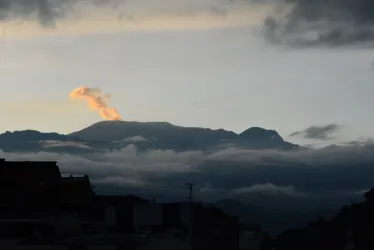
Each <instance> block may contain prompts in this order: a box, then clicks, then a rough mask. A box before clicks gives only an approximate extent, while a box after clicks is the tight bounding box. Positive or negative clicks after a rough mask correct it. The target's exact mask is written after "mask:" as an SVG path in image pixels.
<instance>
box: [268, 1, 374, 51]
mask: <svg viewBox="0 0 374 250" xmlns="http://www.w3.org/2000/svg"><path fill="white" fill-rule="evenodd" d="M280 2H284V1H280ZM285 2H287V4H284V3H283V4H282V5H281V6H282V7H283V8H279V9H278V11H277V12H276V13H275V14H274V15H272V16H270V17H269V18H268V19H267V20H266V21H265V30H266V34H267V37H268V38H269V39H271V40H272V41H273V42H279V43H286V44H290V45H297V46H315V45H329V46H340V45H350V44H367V43H369V44H371V45H372V43H373V41H374V2H373V1H371V0H341V1H337V0H290V1H285Z"/></svg>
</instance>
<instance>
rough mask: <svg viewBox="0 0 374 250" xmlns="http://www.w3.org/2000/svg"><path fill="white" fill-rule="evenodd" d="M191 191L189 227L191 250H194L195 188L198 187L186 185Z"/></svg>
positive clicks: (189, 197) (189, 198) (191, 184)
mask: <svg viewBox="0 0 374 250" xmlns="http://www.w3.org/2000/svg"><path fill="white" fill-rule="evenodd" d="M186 185H187V187H188V190H189V196H188V200H189V201H190V226H189V238H190V250H193V236H192V233H193V231H192V226H193V204H192V202H193V187H194V186H195V185H196V184H194V183H191V182H189V183H187V184H186Z"/></svg>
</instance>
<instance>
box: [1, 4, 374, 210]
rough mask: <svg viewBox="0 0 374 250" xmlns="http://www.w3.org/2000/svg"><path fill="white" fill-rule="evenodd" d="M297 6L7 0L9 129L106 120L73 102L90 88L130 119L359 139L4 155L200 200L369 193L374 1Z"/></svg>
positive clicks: (4, 38) (347, 197)
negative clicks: (191, 185) (192, 184)
mask: <svg viewBox="0 0 374 250" xmlns="http://www.w3.org/2000/svg"><path fill="white" fill-rule="evenodd" d="M287 2H288V3H283V2H282V1H281V0H279V1H276V0H267V1H265V0H264V1H261V0H257V1H255V0H230V1H228V0H127V1H126V2H124V1H123V0H106V1H99V0H95V1H94V0H92V1H89V0H68V1H60V0H50V1H47V0H27V1H25V0H14V1H11V3H13V5H7V3H9V1H4V0H0V30H1V36H0V79H1V80H2V84H1V85H0V102H1V103H0V111H1V112H2V115H3V119H2V121H1V124H0V131H1V132H3V131H4V132H5V131H6V130H10V131H13V130H24V129H36V130H39V131H43V132H47V131H48V132H51V131H53V132H59V133H70V132H73V131H77V130H80V129H82V128H84V127H86V126H89V125H91V124H93V123H95V122H98V121H101V120H102V118H101V116H100V113H99V112H94V111H92V110H89V108H88V105H87V103H86V102H85V101H82V100H79V99H78V100H76V99H73V100H72V99H71V98H70V97H71V95H70V94H71V92H72V91H73V90H76V89H77V88H79V87H80V86H86V87H89V88H94V89H100V90H102V92H103V94H104V95H103V96H105V93H107V94H109V95H110V98H109V100H108V104H109V107H113V108H115V109H116V110H118V112H119V116H120V117H122V118H123V120H126V121H167V122H170V123H173V124H176V125H182V126H199V127H209V128H213V129H217V128H224V129H227V130H233V131H235V132H238V133H240V132H242V131H243V130H245V129H247V128H249V127H253V126H260V127H263V128H266V129H275V130H277V131H278V132H279V134H280V135H281V136H282V137H283V138H284V139H286V140H288V141H291V142H293V143H298V144H302V145H305V144H312V145H314V146H316V145H317V146H318V145H322V146H325V145H327V144H333V143H342V142H348V143H345V144H343V145H341V146H330V147H320V148H318V149H311V148H309V149H304V150H299V151H278V150H249V149H240V148H224V149H219V150H217V151H213V152H212V151H209V152H204V151H187V152H176V151H173V150H159V149H149V150H148V151H146V152H139V151H138V150H137V148H136V146H134V145H130V146H127V147H125V148H123V149H120V150H106V151H105V150H104V151H100V152H95V153H92V154H87V155H75V154H74V155H73V154H65V153H51V152H42V151H41V152H33V153H5V152H2V151H0V156H1V157H4V158H7V159H9V160H53V161H55V160H57V161H58V165H59V166H60V167H61V169H62V172H63V173H78V174H88V175H89V176H90V178H91V179H92V180H93V181H94V183H95V185H101V187H103V186H105V185H108V186H110V187H111V188H112V190H117V189H120V188H121V187H122V188H129V187H130V188H133V190H132V191H135V190H140V189H142V188H143V189H145V190H144V192H147V193H150V192H153V193H155V192H159V193H162V192H164V191H162V190H161V191H160V190H154V188H149V186H147V185H148V184H162V185H165V184H166V185H171V186H173V185H181V183H183V184H184V183H186V181H191V180H192V181H196V183H199V187H198V188H199V191H200V193H199V195H201V196H204V195H205V196H209V197H216V198H217V197H219V196H222V195H223V196H226V195H227V196H230V197H240V196H242V195H243V197H244V198H245V199H247V198H248V194H249V195H250V196H251V197H252V201H255V202H260V203H261V202H268V203H267V205H269V206H271V207H272V206H273V203H275V201H276V199H278V198H279V199H278V200H277V201H278V203H279V204H291V206H297V205H298V204H299V205H303V204H304V205H305V204H307V203H306V201H307V200H308V202H309V203H308V204H310V205H313V204H314V205H326V204H327V203H329V202H330V203H334V204H335V205H336V204H338V203H339V204H347V203H348V201H352V200H357V197H360V199H361V198H362V194H363V192H364V191H366V190H367V189H369V188H370V187H371V186H372V176H373V168H372V166H373V165H374V164H373V163H374V158H373V157H372V156H373V149H374V147H373V140H372V139H371V140H370V139H369V140H366V139H367V138H373V137H374V130H373V127H374V126H373V125H374V118H373V116H372V115H371V113H372V107H373V106H374V98H373V91H374V84H373V81H372V79H373V77H374V68H373V60H374V55H373V53H372V52H373V50H372V45H373V42H374V14H373V13H374V4H373V2H372V0H360V1H357V0H344V1H335V0H314V1H304V0H292V1H287ZM62 3H63V4H62ZM306 3H307V4H306ZM86 90H87V89H86ZM91 90H92V89H91ZM87 91H88V90H87ZM88 92H89V91H88ZM94 92H95V93H97V90H95V91H94ZM52 143H53V142H52ZM59 143H61V142H59ZM65 143H69V142H65ZM70 143H71V142H70ZM134 144H136V143H134ZM74 145H75V144H74ZM76 146H82V145H76ZM113 185H114V187H115V188H114V189H113ZM169 191H175V190H174V189H171V190H169ZM185 191H186V190H183V192H185ZM175 192H177V193H178V194H179V197H185V196H186V195H185V193H182V194H181V192H180V190H179V191H175ZM213 194H216V195H213ZM264 194H270V196H267V199H265V198H266V197H263V196H261V199H258V196H257V195H264ZM253 195H255V196H253ZM243 197H242V198H243ZM290 197H291V198H293V199H294V203H292V202H291V200H288V199H289V198H290ZM244 198H243V199H244ZM295 198H296V200H295ZM317 198H318V199H317ZM343 198H344V199H343ZM339 199H343V200H339ZM337 200H339V202H338V201H337ZM285 201H286V202H285ZM307 206H308V207H309V205H307Z"/></svg>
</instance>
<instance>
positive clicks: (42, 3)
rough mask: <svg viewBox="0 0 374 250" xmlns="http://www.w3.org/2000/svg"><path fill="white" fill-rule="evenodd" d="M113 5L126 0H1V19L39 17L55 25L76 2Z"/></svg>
mask: <svg viewBox="0 0 374 250" xmlns="http://www.w3.org/2000/svg"><path fill="white" fill-rule="evenodd" d="M77 3H81V4H86V5H87V6H90V5H95V6H105V7H108V6H111V7H114V8H115V7H116V6H117V5H118V4H124V3H125V1H124V0H0V19H1V20H10V19H17V18H20V19H23V20H28V19H35V18H36V19H37V20H38V21H39V23H40V25H42V26H43V27H55V25H56V23H57V20H58V19H59V18H63V17H66V16H68V15H69V14H70V13H71V12H72V11H73V9H74V6H75V4H77Z"/></svg>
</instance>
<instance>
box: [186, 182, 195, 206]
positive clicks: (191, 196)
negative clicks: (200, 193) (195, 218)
mask: <svg viewBox="0 0 374 250" xmlns="http://www.w3.org/2000/svg"><path fill="white" fill-rule="evenodd" d="M186 185H187V186H188V190H189V191H190V193H189V196H188V200H189V201H190V203H192V202H193V192H192V191H193V187H194V186H195V185H196V184H195V183H190V182H189V183H187V184H186Z"/></svg>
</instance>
